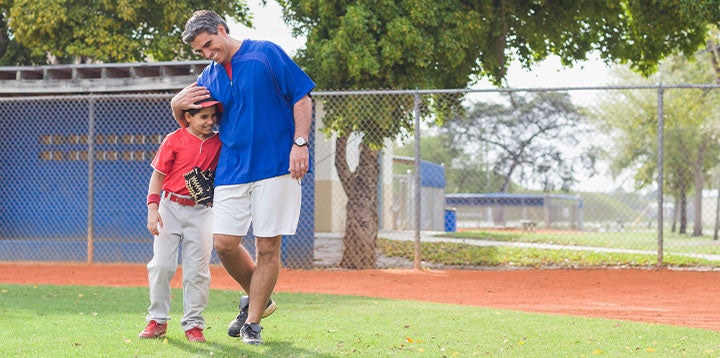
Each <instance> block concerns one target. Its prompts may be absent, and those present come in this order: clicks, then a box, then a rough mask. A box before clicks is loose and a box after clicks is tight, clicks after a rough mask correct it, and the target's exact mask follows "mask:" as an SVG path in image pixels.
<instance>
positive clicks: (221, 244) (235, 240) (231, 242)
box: [213, 234, 242, 258]
mask: <svg viewBox="0 0 720 358" xmlns="http://www.w3.org/2000/svg"><path fill="white" fill-rule="evenodd" d="M240 242H242V237H240V236H231V235H217V234H216V235H213V247H214V248H215V252H217V254H218V256H220V257H221V258H222V257H223V256H227V255H231V254H232V253H234V252H237V250H239V249H240Z"/></svg>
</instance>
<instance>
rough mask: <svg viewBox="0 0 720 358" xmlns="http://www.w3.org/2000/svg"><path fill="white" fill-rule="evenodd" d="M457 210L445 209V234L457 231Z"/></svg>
mask: <svg viewBox="0 0 720 358" xmlns="http://www.w3.org/2000/svg"><path fill="white" fill-rule="evenodd" d="M456 211H457V209H455V208H447V209H445V232H455V231H457V213H456Z"/></svg>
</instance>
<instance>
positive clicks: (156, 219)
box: [147, 170, 165, 236]
mask: <svg viewBox="0 0 720 358" xmlns="http://www.w3.org/2000/svg"><path fill="white" fill-rule="evenodd" d="M163 180H165V175H164V174H162V173H160V172H159V171H157V170H153V173H152V176H150V184H148V196H147V207H148V217H147V229H148V231H150V233H151V234H153V235H154V236H157V235H159V234H160V229H161V228H162V227H163V223H162V218H161V217H160V214H159V213H158V207H159V206H160V195H161V192H162V183H163Z"/></svg>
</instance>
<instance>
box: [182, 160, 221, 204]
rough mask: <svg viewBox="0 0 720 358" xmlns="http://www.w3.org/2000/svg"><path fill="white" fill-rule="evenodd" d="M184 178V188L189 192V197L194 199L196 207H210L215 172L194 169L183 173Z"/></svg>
mask: <svg viewBox="0 0 720 358" xmlns="http://www.w3.org/2000/svg"><path fill="white" fill-rule="evenodd" d="M184 177H185V186H186V187H187V188H188V190H189V191H190V196H192V197H193V199H195V203H196V204H198V205H205V206H212V202H213V193H214V190H213V185H214V182H215V171H213V170H210V169H208V170H204V171H203V170H200V168H198V167H195V168H193V169H192V170H191V171H189V172H187V173H185V175H184Z"/></svg>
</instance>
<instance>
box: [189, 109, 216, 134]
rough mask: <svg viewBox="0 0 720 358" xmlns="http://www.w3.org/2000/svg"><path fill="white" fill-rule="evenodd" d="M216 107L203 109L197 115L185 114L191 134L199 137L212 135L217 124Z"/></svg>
mask: <svg viewBox="0 0 720 358" xmlns="http://www.w3.org/2000/svg"><path fill="white" fill-rule="evenodd" d="M215 107H216V106H210V107H207V108H203V109H201V110H200V112H197V113H195V115H194V116H193V115H190V113H187V112H186V113H185V120H186V121H187V122H188V130H189V131H190V133H192V134H194V135H196V136H198V137H203V138H205V137H207V136H209V135H210V134H211V133H212V130H213V126H214V125H215V123H217V109H216V108H215Z"/></svg>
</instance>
